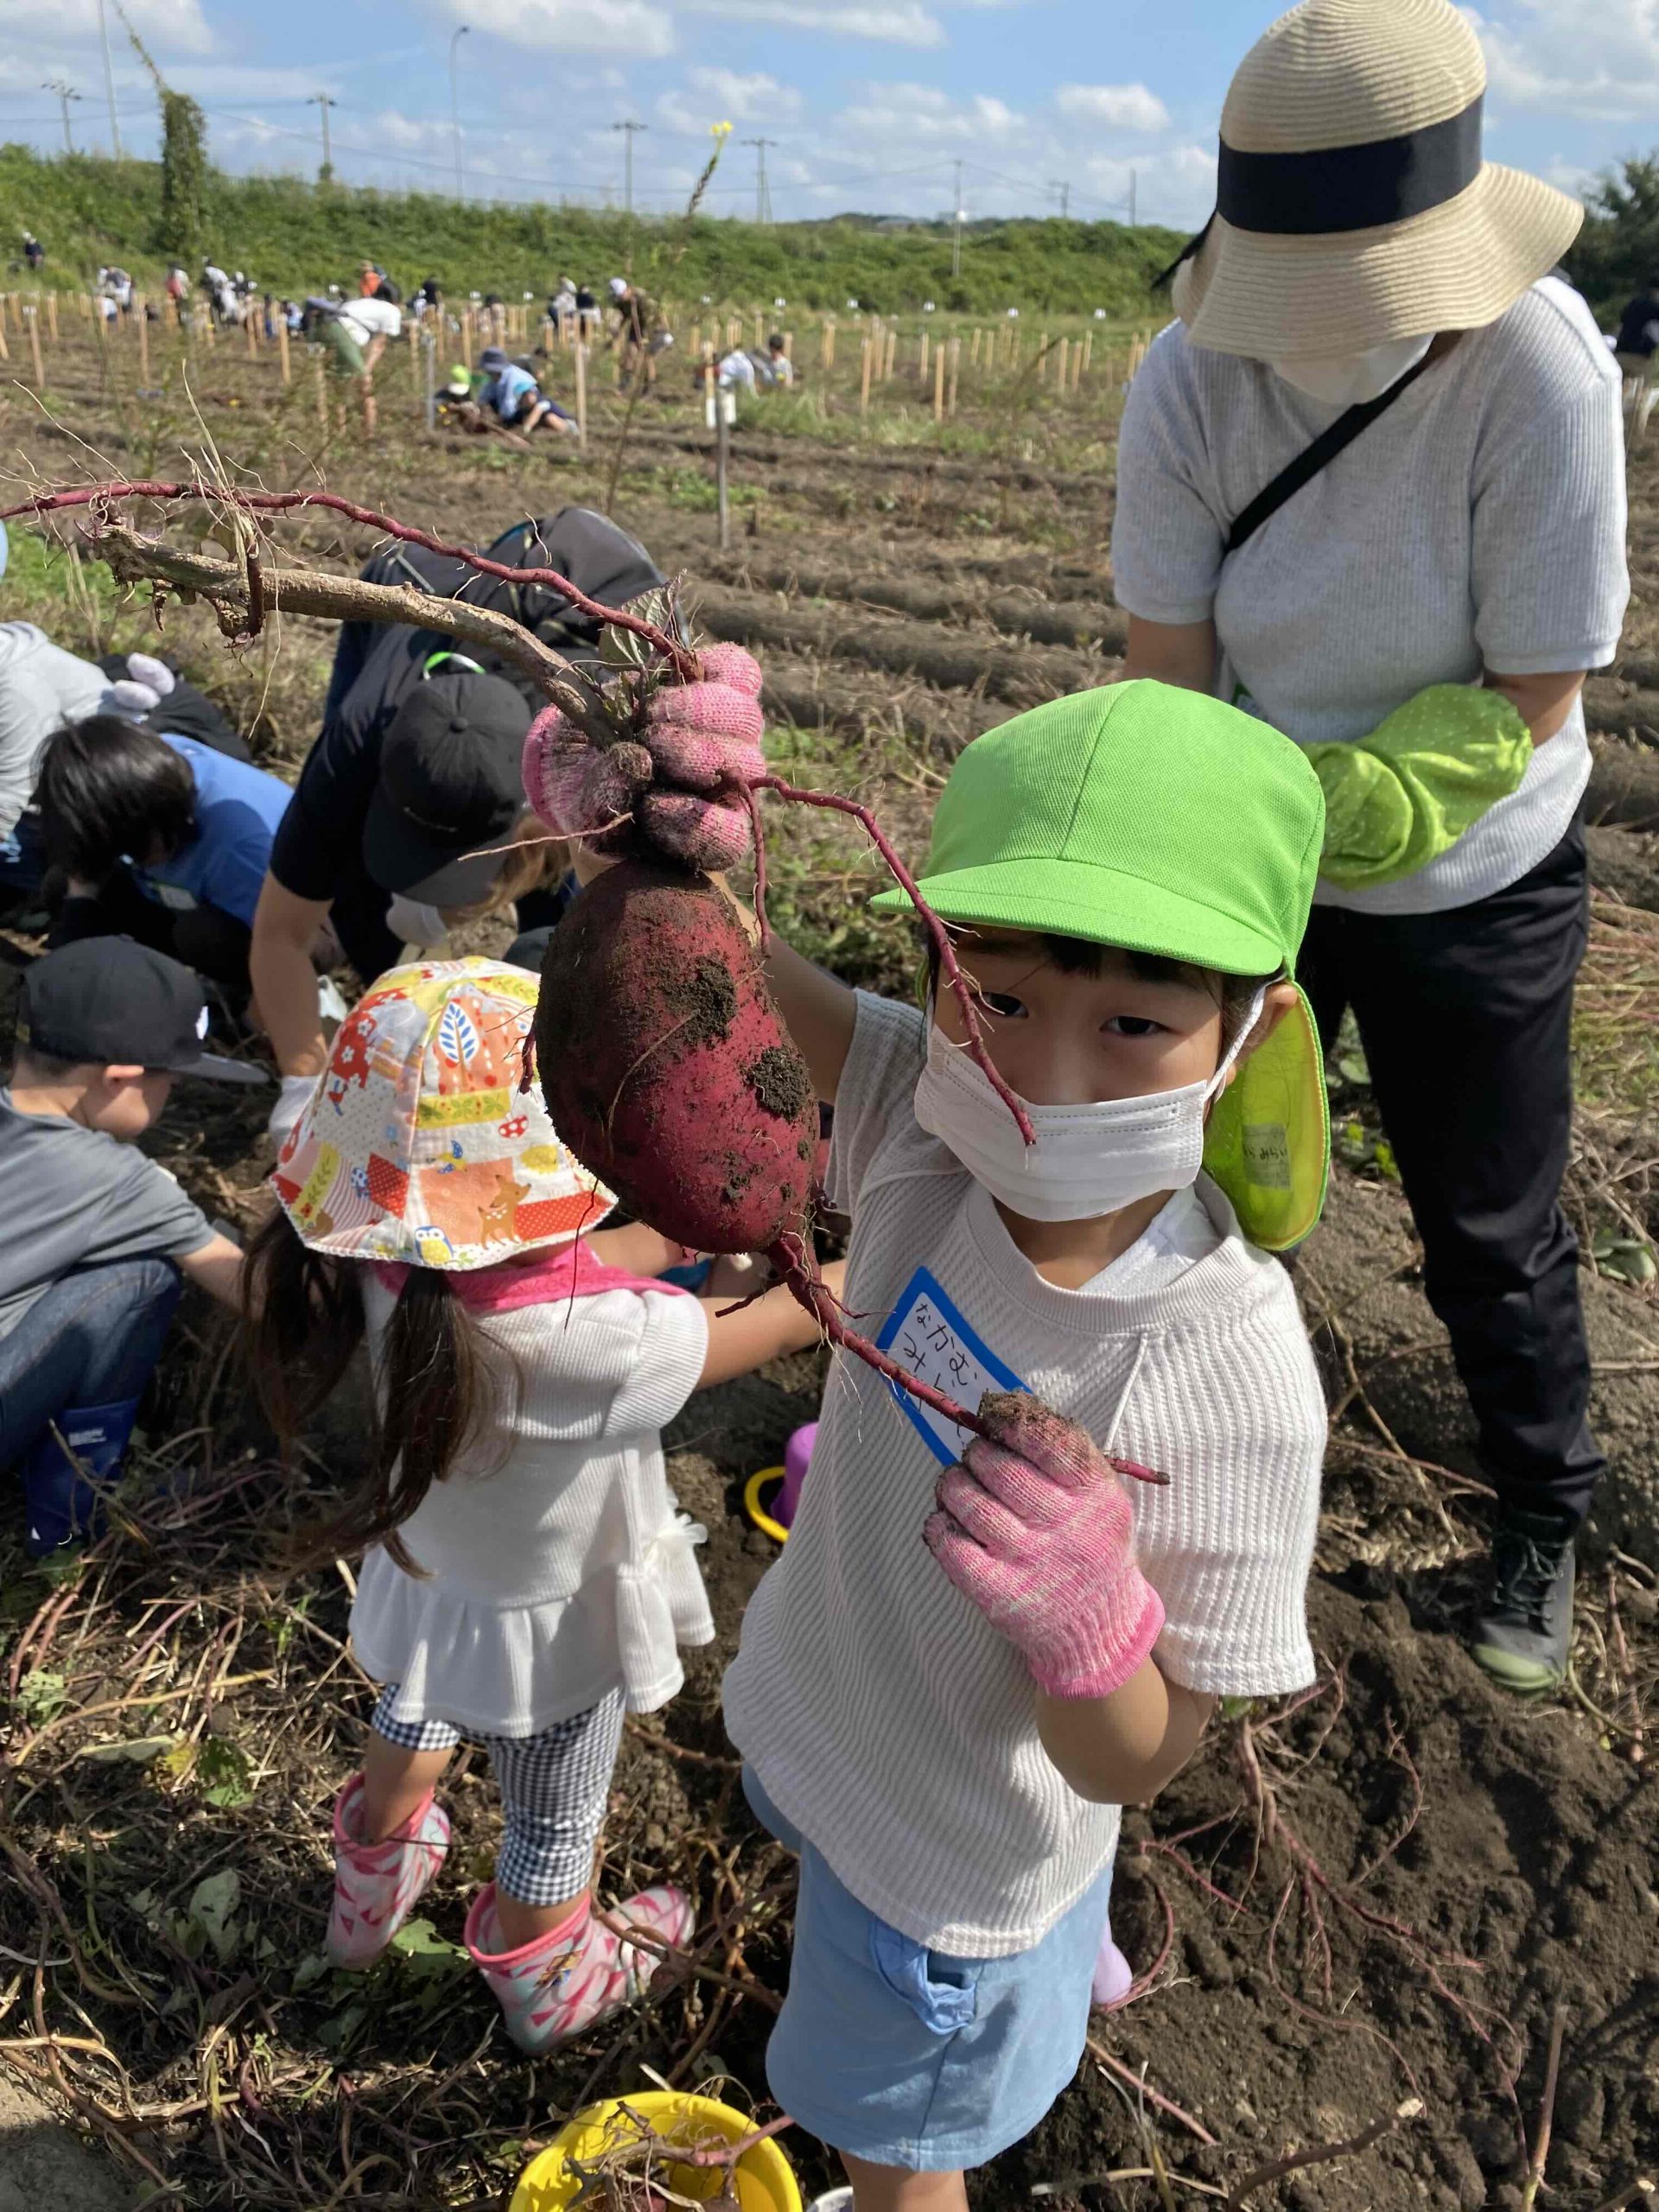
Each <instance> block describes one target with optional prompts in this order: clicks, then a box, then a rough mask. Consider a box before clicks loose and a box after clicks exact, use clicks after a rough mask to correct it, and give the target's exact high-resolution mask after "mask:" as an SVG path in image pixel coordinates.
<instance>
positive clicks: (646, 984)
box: [536, 861, 818, 1252]
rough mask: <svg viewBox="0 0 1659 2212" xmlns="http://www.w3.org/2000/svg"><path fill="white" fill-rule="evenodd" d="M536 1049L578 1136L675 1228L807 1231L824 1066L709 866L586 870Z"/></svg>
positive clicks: (553, 972) (554, 1101)
mask: <svg viewBox="0 0 1659 2212" xmlns="http://www.w3.org/2000/svg"><path fill="white" fill-rule="evenodd" d="M536 1058H537V1071H538V1073H539V1075H540V1077H541V1082H542V1088H543V1092H544V1094H545V1096H546V1098H547V1105H548V1111H549V1112H550V1115H551V1116H552V1117H553V1123H554V1126H555V1128H556V1129H557V1130H558V1132H559V1134H560V1135H561V1136H562V1137H563V1140H564V1141H565V1142H566V1143H567V1144H568V1145H569V1147H570V1148H571V1150H572V1151H573V1152H574V1153H575V1155H576V1157H577V1159H578V1160H581V1161H582V1165H583V1166H584V1167H587V1168H589V1169H590V1170H591V1171H592V1172H593V1173H594V1174H596V1175H598V1176H600V1177H601V1178H602V1179H604V1181H605V1182H607V1183H608V1184H609V1185H610V1187H611V1188H612V1190H613V1191H614V1192H616V1194H617V1196H618V1197H619V1198H620V1199H621V1200H622V1201H623V1203H624V1205H626V1206H627V1207H628V1209H629V1211H631V1212H632V1213H635V1214H637V1215H638V1216H639V1218H640V1219H641V1220H643V1221H647V1222H649V1223H650V1224H651V1225H652V1228H653V1229H657V1230H661V1232H662V1233H663V1235H664V1236H672V1237H675V1238H677V1240H678V1241H679V1242H680V1243H683V1244H686V1245H690V1247H692V1248H693V1249H695V1250H697V1251H702V1252H758V1251H764V1250H765V1249H766V1248H767V1247H768V1246H769V1245H771V1244H773V1243H776V1242H777V1241H778V1240H779V1238H780V1237H782V1236H785V1235H789V1234H791V1233H792V1234H793V1235H795V1236H802V1235H803V1234H804V1230H805V1226H806V1217H807V1211H808V1203H809V1194H810V1185H811V1175H812V1164H813V1158H814V1154H815V1152H816V1149H817V1134H818V1123H817V1105H816V1102H815V1100H814V1097H813V1092H812V1083H811V1078H810V1076H809V1075H808V1073H807V1070H806V1064H805V1062H804V1060H803V1059H802V1058H801V1056H800V1054H799V1053H798V1052H797V1051H796V1050H795V1047H794V1046H792V1045H791V1043H790V1041H789V1039H788V1038H787V1037H786V1036H785V1033H784V1030H783V1027H782V1025H781V1024H780V1022H779V1019H778V1015H777V1012H776V1010H775V1008H774V1007H773V1006H772V1000H771V997H770V995H769V994H768V993H767V990H766V982H765V979H764V977H763V976H762V975H761V972H760V958H759V956H758V955H757V953H756V951H755V950H754V947H753V945H752V944H750V942H749V939H748V938H747V936H746V934H745V933H744V931H743V929H742V928H741V925H740V924H739V922H738V919H737V918H736V916H735V914H734V912H733V911H732V908H731V906H730V905H729V904H728V901H727V899H725V898H723V897H722V896H721V893H720V892H718V891H717V890H716V889H715V887H714V885H713V884H711V883H710V882H709V880H708V879H707V878H706V877H704V876H699V875H693V874H686V873H685V872H684V871H683V870H678V869H675V868H670V867H666V866H658V864H656V863H655V862H652V861H622V862H620V864H619V865H618V866H617V867H615V868H609V869H607V871H606V873H605V874H603V875H601V876H600V877H598V878H597V879H596V880H594V882H593V883H592V884H590V885H589V886H588V889H587V890H585V891H584V892H583V893H582V894H581V896H580V897H579V898H578V899H577V900H576V902H575V906H573V907H572V908H571V910H570V912H569V913H568V914H567V915H566V916H565V918H564V919H563V922H561V924H560V925H559V926H558V928H557V929H556V931H554V933H553V938H552V940H551V942H550V945H549V947H548V951H547V957H546V959H545V960H544V962H543V967H542V989H541V998H540V1002H539V1004H538V1005H537V1012H536Z"/></svg>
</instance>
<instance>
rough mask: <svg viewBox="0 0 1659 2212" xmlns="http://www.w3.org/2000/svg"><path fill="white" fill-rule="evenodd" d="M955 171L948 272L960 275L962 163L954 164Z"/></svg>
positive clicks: (955, 275)
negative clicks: (955, 185)
mask: <svg viewBox="0 0 1659 2212" xmlns="http://www.w3.org/2000/svg"><path fill="white" fill-rule="evenodd" d="M956 171H957V205H956V213H955V214H954V215H953V216H952V218H951V220H950V274H951V275H952V276H953V277H960V276H961V274H962V163H961V162H957V164H956Z"/></svg>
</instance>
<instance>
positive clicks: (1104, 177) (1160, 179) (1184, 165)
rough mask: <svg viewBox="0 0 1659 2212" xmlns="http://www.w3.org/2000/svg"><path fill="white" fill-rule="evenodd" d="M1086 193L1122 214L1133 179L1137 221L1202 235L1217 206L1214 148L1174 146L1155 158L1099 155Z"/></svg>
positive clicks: (1091, 162)
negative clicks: (1202, 226) (1200, 227)
mask: <svg viewBox="0 0 1659 2212" xmlns="http://www.w3.org/2000/svg"><path fill="white" fill-rule="evenodd" d="M1131 179H1133V188H1134V195H1135V216H1136V219H1137V220H1138V221H1140V222H1142V223H1162V224H1165V225H1166V226H1167V227H1168V228H1169V229H1171V230H1175V231H1182V230H1185V231H1196V230H1197V229H1198V226H1199V225H1200V224H1201V223H1202V222H1203V221H1204V220H1205V218H1206V217H1207V216H1208V215H1209V213H1210V211H1211V208H1212V207H1214V206H1215V202H1216V149H1215V148H1214V146H1212V145H1211V146H1199V145H1192V144H1188V145H1184V146H1168V147H1165V148H1163V149H1161V150H1160V151H1159V152H1157V153H1152V154H1137V155H1135V157H1134V158H1133V159H1132V160H1131V159H1130V158H1129V157H1128V156H1126V155H1120V154H1095V155H1091V156H1090V157H1089V159H1088V160H1087V161H1086V162H1085V163H1084V190H1085V191H1086V192H1088V193H1089V194H1091V195H1092V196H1093V197H1094V198H1096V199H1097V200H1103V201H1105V202H1107V203H1108V204H1109V206H1110V207H1112V208H1113V209H1114V210H1115V211H1116V213H1119V214H1120V215H1121V214H1122V213H1124V212H1125V211H1126V210H1127V207H1128V200H1129V195H1130V189H1131Z"/></svg>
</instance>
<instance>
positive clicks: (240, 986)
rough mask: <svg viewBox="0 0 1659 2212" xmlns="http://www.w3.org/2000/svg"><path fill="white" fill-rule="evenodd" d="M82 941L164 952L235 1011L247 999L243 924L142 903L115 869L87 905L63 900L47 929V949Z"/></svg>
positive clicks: (207, 911) (212, 910) (195, 909)
mask: <svg viewBox="0 0 1659 2212" xmlns="http://www.w3.org/2000/svg"><path fill="white" fill-rule="evenodd" d="M86 937H130V938H136V939H137V942H138V943H139V944H147V945H149V947H150V949H151V950H152V951H155V952H165V953H168V954H170V955H171V956H172V957H173V958H174V959H175V960H181V961H182V962H183V963H184V964H185V966H186V967H187V968H194V969H195V971H196V973H197V974H198V975H199V976H201V977H202V979H203V981H204V982H209V983H215V984H217V985H218V986H219V988H220V990H222V991H223V992H224V993H225V995H226V998H227V999H229V1000H230V1001H231V1002H232V1005H233V1006H234V1007H237V1008H238V1009H239V1008H240V1007H241V1006H242V1004H243V1002H244V1001H245V1000H246V998H247V995H248V946H249V943H250V941H251V932H250V931H249V928H248V925H247V924H246V923H245V922H243V921H238V918H237V917H236V916H235V915H234V914H227V913H226V912H224V911H223V909H222V908H220V907H218V906H188V907H175V906H162V904H161V902H160V901H159V900H158V899H150V898H147V897H146V896H145V894H144V893H143V892H142V891H141V890H140V889H139V887H138V886H137V883H136V882H135V881H134V880H133V878H132V876H131V874H130V873H129V871H128V870H127V869H126V868H118V869H117V870H116V872H115V874H113V875H112V876H111V877H110V879H109V880H108V881H107V882H106V883H105V884H102V885H100V886H99V890H98V891H97V893H95V895H94V896H93V897H92V898H90V899H87V898H75V899H65V900H64V902H63V904H62V906H60V908H59V910H58V913H57V917H56V918H55V920H54V923H53V925H52V932H51V935H50V936H49V937H48V938H47V947H48V950H50V951H54V952H55V951H56V950H57V949H58V947H59V946H60V945H62V944H74V943H75V941H76V939H77V938H86Z"/></svg>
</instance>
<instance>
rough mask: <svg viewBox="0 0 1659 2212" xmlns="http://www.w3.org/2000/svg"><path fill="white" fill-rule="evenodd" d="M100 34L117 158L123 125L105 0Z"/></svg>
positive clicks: (101, 2)
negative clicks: (118, 114)
mask: <svg viewBox="0 0 1659 2212" xmlns="http://www.w3.org/2000/svg"><path fill="white" fill-rule="evenodd" d="M98 35H99V42H100V44H101V45H102V46H103V48H104V89H105V92H106V93H107V94H108V95H109V101H110V138H111V143H112V145H113V146H114V149H115V158H116V160H117V161H119V160H120V158H121V125H120V124H119V123H118V121H117V119H116V113H115V64H114V63H113V62H112V61H111V60H110V27H109V25H108V23H107V22H105V19H104V0H98Z"/></svg>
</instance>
